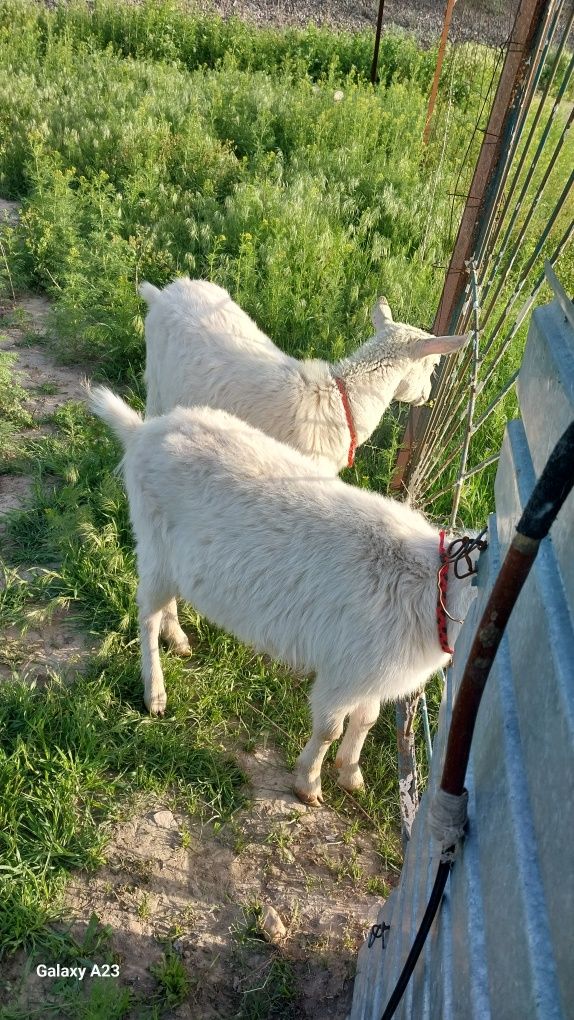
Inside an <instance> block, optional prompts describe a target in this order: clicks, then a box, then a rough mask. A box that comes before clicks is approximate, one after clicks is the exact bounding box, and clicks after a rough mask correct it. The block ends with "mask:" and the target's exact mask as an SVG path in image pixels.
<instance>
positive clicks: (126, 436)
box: [87, 386, 143, 448]
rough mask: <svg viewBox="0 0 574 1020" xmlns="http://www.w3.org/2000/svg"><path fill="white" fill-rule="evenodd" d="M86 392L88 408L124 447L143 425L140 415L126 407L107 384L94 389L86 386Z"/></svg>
mask: <svg viewBox="0 0 574 1020" xmlns="http://www.w3.org/2000/svg"><path fill="white" fill-rule="evenodd" d="M87 393H88V402H89V405H90V409H91V410H92V411H93V413H94V414H97V416H98V418H102V419H103V420H104V421H105V422H106V424H107V425H109V426H110V428H111V430H112V432H115V434H116V436H117V437H118V439H119V441H120V443H121V444H122V446H123V447H124V448H125V447H126V446H127V445H128V443H129V442H130V440H131V438H132V436H134V435H135V433H136V432H137V430H138V429H139V428H140V426H141V425H143V421H142V418H141V415H139V414H138V413H137V411H134V410H133V408H131V407H128V405H127V404H126V403H125V401H123V400H122V399H121V397H118V396H116V394H115V393H112V391H111V390H109V389H108V388H107V386H96V388H95V389H94V390H92V389H90V388H89V387H87Z"/></svg>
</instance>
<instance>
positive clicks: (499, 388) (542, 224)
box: [408, 0, 574, 524]
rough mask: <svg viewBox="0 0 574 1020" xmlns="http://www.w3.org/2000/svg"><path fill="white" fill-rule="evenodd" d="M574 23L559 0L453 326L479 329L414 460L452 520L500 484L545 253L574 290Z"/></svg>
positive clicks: (415, 475) (426, 489)
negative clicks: (504, 440) (482, 490)
mask: <svg viewBox="0 0 574 1020" xmlns="http://www.w3.org/2000/svg"><path fill="white" fill-rule="evenodd" d="M573 24H574V3H573V2H572V0H569V2H567V0H554V2H551V3H549V5H548V9H547V12H546V14H545V20H544V24H543V28H542V33H541V37H540V39H539V42H538V47H537V50H536V55H535V59H534V60H533V62H532V66H531V68H530V73H529V79H528V83H527V86H526V89H525V95H524V102H523V104H522V106H521V109H520V111H519V113H518V117H517V120H516V124H515V127H514V130H513V133H512V137H511V138H510V139H509V140H508V145H507V150H506V153H505V156H504V163H503V166H502V168H501V172H500V174H499V175H498V179H497V183H496V187H497V194H496V196H495V201H494V202H493V203H492V206H491V208H492V213H491V215H490V216H489V217H488V219H487V220H486V222H484V223H482V224H481V231H480V235H479V238H478V241H477V245H476V249H475V252H474V255H473V257H472V259H471V260H470V262H469V264H468V266H467V268H468V283H467V287H466V292H465V298H464V301H463V304H462V307H461V310H460V313H459V314H458V318H457V321H456V322H453V323H451V326H450V329H449V331H450V332H452V333H463V332H467V331H470V332H471V333H472V337H473V340H472V343H471V344H469V345H468V347H466V348H464V349H463V351H461V352H460V353H459V354H458V355H455V356H453V357H451V358H449V359H448V361H447V362H446V363H445V365H444V367H443V370H442V373H441V376H440V381H439V383H438V385H437V386H436V387H435V393H434V394H433V396H434V403H433V407H432V410H431V413H430V415H429V417H428V420H427V423H426V426H425V429H424V432H423V434H422V436H421V437H419V439H418V442H417V446H416V449H415V450H414V452H413V456H412V459H411V464H410V475H409V482H408V491H409V495H410V498H411V499H412V500H413V501H415V502H417V503H418V504H419V505H423V506H426V507H427V508H430V510H431V512H432V513H433V516H437V517H441V518H443V519H444V518H446V517H447V516H449V511H450V517H451V523H453V524H454V522H455V520H456V516H457V514H458V511H459V507H460V506H461V502H462V503H465V518H466V519H467V521H469V520H470V521H472V516H473V515H472V506H473V492H474V487H476V486H481V485H483V484H490V482H488V483H487V482H486V481H485V479H484V478H483V473H484V472H485V471H486V470H487V469H488V468H489V467H491V466H492V465H493V464H495V462H496V460H497V459H498V449H499V446H500V439H501V435H502V431H503V428H504V424H505V422H506V420H507V419H508V417H510V416H512V415H513V414H516V413H517V404H516V398H515V394H514V383H515V381H516V377H517V373H518V367H519V364H520V360H521V355H522V350H523V346H524V341H525V334H526V319H527V316H528V315H529V313H530V312H531V311H532V309H533V307H534V306H535V305H536V304H537V303H540V302H541V301H543V300H547V299H548V290H547V287H546V282H545V272H544V266H545V263H548V264H549V265H550V266H551V267H553V266H556V265H557V264H558V263H559V264H560V271H559V275H560V276H561V277H562V280H563V282H564V284H565V286H566V289H567V290H569V289H571V288H572V286H573V284H574V264H573V260H572V254H571V250H569V244H570V242H571V240H572V236H573V234H574V218H573V217H572V209H573V205H572V190H573V187H574V171H572V165H573V163H574V149H573V146H572V142H571V127H572V121H573V119H574V80H573V76H574V56H573V55H572V53H571V37H572V29H573ZM569 43H570V46H569ZM457 190H458V189H457ZM463 190H464V189H463ZM561 260H562V261H561ZM471 480H472V484H471V485H470V486H469V482H471ZM465 501H466V502H465ZM480 502H481V501H480V500H477V503H480Z"/></svg>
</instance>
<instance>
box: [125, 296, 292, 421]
mask: <svg viewBox="0 0 574 1020" xmlns="http://www.w3.org/2000/svg"><path fill="white" fill-rule="evenodd" d="M143 294H144V296H146V299H147V292H146V291H143ZM151 294H153V292H151V291H150V295H151ZM145 332H146V371H145V379H146V384H147V389H148V401H147V408H146V410H147V414H148V416H149V415H153V414H161V413H165V412H167V411H169V410H171V409H172V408H173V407H175V406H177V405H182V406H193V405H208V406H210V407H225V408H227V409H230V410H233V411H234V412H235V413H238V414H242V412H244V411H245V409H248V408H249V406H250V403H251V400H252V397H253V393H252V391H254V390H255V387H256V386H258V387H259V388H261V387H262V386H265V385H271V384H272V380H273V376H274V375H276V374H277V372H278V371H280V370H281V367H282V366H283V365H284V364H285V363H287V362H288V360H289V359H288V358H287V357H286V356H285V355H284V354H282V352H281V351H280V350H279V348H278V347H276V346H275V344H274V343H272V341H271V340H270V339H269V337H267V336H266V335H265V333H262V332H261V330H260V329H259V328H258V327H257V326H256V324H255V323H254V322H253V320H252V319H251V318H250V317H249V316H248V315H247V313H246V312H244V311H243V309H242V308H240V307H239V305H237V304H236V303H235V302H234V301H232V299H231V297H230V296H229V294H228V293H227V291H226V290H224V289H223V288H222V287H218V286H217V285H216V284H214V283H210V282H209V281H207V280H189V279H188V278H187V277H181V278H180V279H177V280H174V282H173V283H170V284H168V286H167V287H164V289H163V290H161V291H156V292H155V294H153V297H152V299H151V301H150V307H149V311H148V314H147V316H146V322H145Z"/></svg>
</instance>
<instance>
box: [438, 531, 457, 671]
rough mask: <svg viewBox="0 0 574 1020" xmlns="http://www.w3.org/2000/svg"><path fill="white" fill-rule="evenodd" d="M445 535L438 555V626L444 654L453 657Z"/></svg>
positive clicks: (440, 540) (441, 535)
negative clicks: (448, 626)
mask: <svg viewBox="0 0 574 1020" xmlns="http://www.w3.org/2000/svg"><path fill="white" fill-rule="evenodd" d="M445 534H446V532H444V531H441V532H440V533H439V545H438V553H439V556H440V562H441V566H440V569H439V571H438V574H437V601H436V624H437V630H438V640H439V644H440V646H441V648H442V650H443V652H446V653H447V654H448V655H452V654H453V652H454V649H453V648H451V647H450V645H449V643H448V636H447V623H446V594H447V588H448V565H449V558H448V555H447V553H446V552H445V548H444V538H445Z"/></svg>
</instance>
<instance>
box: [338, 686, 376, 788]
mask: <svg viewBox="0 0 574 1020" xmlns="http://www.w3.org/2000/svg"><path fill="white" fill-rule="evenodd" d="M380 706H381V703H380V701H379V699H378V698H373V699H370V700H369V701H362V702H361V703H360V705H357V707H356V708H355V709H353V711H352V712H351V714H350V716H349V722H348V723H347V729H346V730H345V736H344V737H343V740H342V741H341V746H340V748H339V752H338V754H337V757H336V759H335V766H336V767H337V768H338V769H339V778H338V780H337V782H338V783H339V786H342V787H343V789H344V790H349V791H352V790H358V789H360V787H361V786H363V774H362V772H361V769H360V768H359V758H360V757H361V751H362V750H363V744H364V743H365V738H366V736H367V733H368V732H369V730H370V729H371V726H374V724H375V723H376V721H377V719H378V717H379V709H380Z"/></svg>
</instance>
